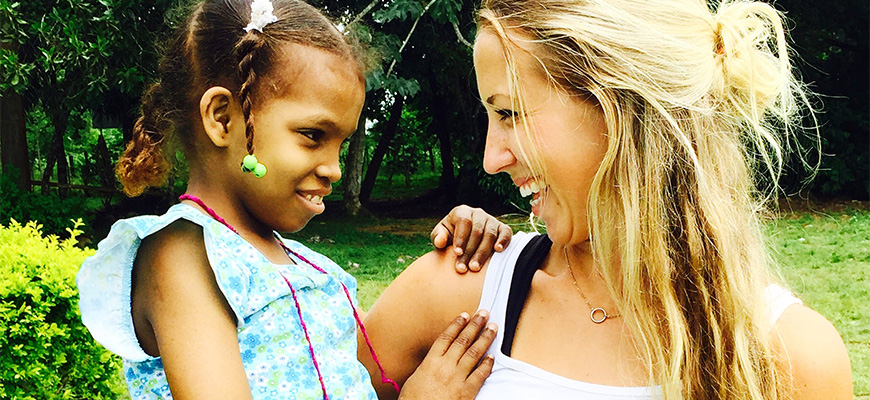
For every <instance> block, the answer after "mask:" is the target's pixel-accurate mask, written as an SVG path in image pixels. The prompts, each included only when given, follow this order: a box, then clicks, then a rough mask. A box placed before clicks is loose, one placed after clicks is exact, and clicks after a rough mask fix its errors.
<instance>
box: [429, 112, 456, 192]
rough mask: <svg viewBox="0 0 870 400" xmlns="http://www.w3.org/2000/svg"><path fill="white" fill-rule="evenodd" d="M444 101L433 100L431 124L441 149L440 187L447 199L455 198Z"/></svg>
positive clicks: (454, 181) (454, 177)
mask: <svg viewBox="0 0 870 400" xmlns="http://www.w3.org/2000/svg"><path fill="white" fill-rule="evenodd" d="M442 104H447V103H444V102H441V103H439V102H435V104H434V105H433V106H432V114H433V117H434V118H433V119H432V124H433V125H434V128H435V135H436V136H438V144H439V148H440V149H441V187H442V188H443V189H444V190H445V193H446V196H447V200H448V201H455V200H456V175H454V174H453V149H452V148H451V146H450V124H449V123H448V121H449V120H448V118H450V116H449V115H448V112H447V109H446V108H444V107H443V106H442Z"/></svg>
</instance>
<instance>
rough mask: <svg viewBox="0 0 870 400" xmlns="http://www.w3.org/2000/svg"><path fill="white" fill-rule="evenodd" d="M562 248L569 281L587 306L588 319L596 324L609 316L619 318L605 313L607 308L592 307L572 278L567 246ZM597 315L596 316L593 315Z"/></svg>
mask: <svg viewBox="0 0 870 400" xmlns="http://www.w3.org/2000/svg"><path fill="white" fill-rule="evenodd" d="M562 250H565V261H567V262H568V272H569V273H570V274H571V283H573V284H574V289H577V293H580V297H582V298H583V301H585V302H586V305H587V306H588V307H589V309H590V310H591V312H590V313H589V319H591V320H592V322H594V323H596V324H600V323H602V322H604V321H606V320H607V319H609V318H619V314H618V313H617V314H612V315H611V314H607V310H605V309H603V308H601V307H593V306H592V303H590V302H589V299H587V298H586V295H585V294H583V291H582V290H580V286H577V278H574V268H571V259H570V258H569V257H568V248H567V247H563V248H562ZM596 315H598V318H595V316H596Z"/></svg>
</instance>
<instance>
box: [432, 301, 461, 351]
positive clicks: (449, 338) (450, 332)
mask: <svg viewBox="0 0 870 400" xmlns="http://www.w3.org/2000/svg"><path fill="white" fill-rule="evenodd" d="M467 323H468V313H465V312H464V313H462V314H459V316H458V317H456V318H455V319H454V320H453V322H451V323H450V325H449V326H447V329H445V330H444V331H443V332H441V334H439V335H438V338H437V339H435V343H432V347H431V348H429V353H430V354H434V355H436V356H443V355H444V354H445V353H447V349H449V348H450V345H452V344H453V341H454V340H456V336H458V335H459V333H460V332H462V329H463V328H465V325H466V324H467Z"/></svg>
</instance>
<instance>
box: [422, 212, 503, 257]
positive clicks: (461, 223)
mask: <svg viewBox="0 0 870 400" xmlns="http://www.w3.org/2000/svg"><path fill="white" fill-rule="evenodd" d="M512 235H513V231H512V230H511V228H510V227H509V226H507V224H504V223H502V222H501V221H499V220H497V219H496V218H495V217H493V216H492V215H489V214H487V213H486V211H483V210H482V209H480V208H472V207H469V206H466V205H460V206H456V207H454V208H453V209H452V210H450V213H449V214H447V216H445V217H444V218H443V219H441V222H439V223H438V225H436V226H435V228H434V229H432V233H430V234H429V239H430V240H431V241H432V244H433V245H435V247H436V248H439V249H443V248H446V247H447V246H448V245H449V244H450V242H451V240H452V242H453V251H454V252H455V253H456V255H457V258H456V265H455V268H456V272H457V273H460V274H464V273H466V272H467V271H468V270H471V271H472V272H478V271H480V267H481V266H482V265H483V264H484V263H486V261H487V260H489V257H490V256H492V252H493V250H495V251H499V252H500V251H502V250H504V249H505V248H507V245H508V243H510V241H511V236H512Z"/></svg>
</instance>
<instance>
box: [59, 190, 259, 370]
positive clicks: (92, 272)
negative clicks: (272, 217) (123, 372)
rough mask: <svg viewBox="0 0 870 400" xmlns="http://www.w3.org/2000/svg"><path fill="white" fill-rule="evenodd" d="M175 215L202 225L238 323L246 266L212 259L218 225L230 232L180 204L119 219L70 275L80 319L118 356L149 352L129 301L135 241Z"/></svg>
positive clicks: (246, 279) (141, 356) (139, 355)
mask: <svg viewBox="0 0 870 400" xmlns="http://www.w3.org/2000/svg"><path fill="white" fill-rule="evenodd" d="M181 218H183V219H185V220H188V221H191V222H193V223H196V224H197V225H200V226H202V229H203V240H204V243H205V246H206V252H207V253H208V254H209V262H210V264H211V266H212V269H213V270H214V271H215V279H216V281H217V283H218V286H219V287H220V289H221V291H222V292H223V294H224V296H225V297H226V299H227V301H228V303H229V304H230V307H231V308H232V309H233V312H234V313H235V315H236V320H237V321H239V324H240V325H241V324H243V323H244V319H243V315H242V313H241V312H240V304H244V303H245V302H246V298H245V295H246V293H247V285H248V283H249V277H248V274H247V271H246V270H245V269H244V268H241V267H240V266H239V265H233V264H232V263H228V262H226V261H219V260H214V259H213V258H214V257H213V253H215V252H216V251H215V249H216V248H221V247H223V246H221V245H220V243H219V240H217V239H216V237H215V235H216V234H217V235H221V234H225V233H223V232H221V231H220V230H221V229H224V230H227V232H230V234H232V232H231V231H229V230H228V229H226V228H225V227H224V226H223V225H220V224H219V223H217V222H215V221H213V220H211V219H210V218H208V217H207V216H204V215H202V214H201V213H199V212H198V211H196V210H195V209H193V208H191V207H189V206H186V205H183V204H179V205H176V206H173V207H172V208H170V210H169V211H168V212H167V213H166V214H164V215H162V216H141V217H135V218H130V219H125V220H120V221H118V222H116V223H115V224H114V225H113V226H112V229H111V231H110V232H109V235H108V236H107V237H106V238H105V239H104V240H102V241H101V242H100V243H99V245H98V246H97V252H96V254H94V255H93V256H91V257H90V258H88V259H87V260H85V262H84V263H83V264H82V267H81V269H80V270H79V272H78V275H77V276H76V286H77V287H78V290H79V297H80V300H79V309H80V311H81V315H82V322H83V323H84V325H85V326H86V327H87V328H88V330H89V331H90V333H91V335H92V336H93V337H94V339H96V340H97V342H99V343H100V344H102V345H103V346H104V347H105V348H106V349H108V350H109V351H111V352H113V353H115V354H117V355H119V356H121V357H123V358H124V359H127V360H130V361H144V360H149V359H153V358H154V357H151V356H149V355H148V354H147V353H145V351H144V350H142V347H141V346H140V345H139V340H138V339H137V338H136V331H135V328H134V326H133V318H132V311H131V304H130V302H131V287H132V272H133V262H134V261H135V259H136V253H137V251H138V250H139V245H140V244H141V243H142V239H144V238H146V237H148V236H149V235H152V234H154V233H155V232H158V231H160V230H161V229H163V228H165V227H166V226H168V225H169V224H171V223H173V222H175V221H176V220H178V219H181ZM215 224H216V225H217V226H215Z"/></svg>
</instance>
